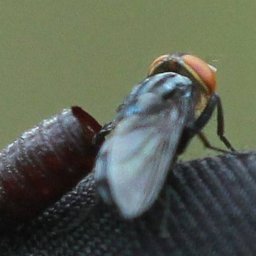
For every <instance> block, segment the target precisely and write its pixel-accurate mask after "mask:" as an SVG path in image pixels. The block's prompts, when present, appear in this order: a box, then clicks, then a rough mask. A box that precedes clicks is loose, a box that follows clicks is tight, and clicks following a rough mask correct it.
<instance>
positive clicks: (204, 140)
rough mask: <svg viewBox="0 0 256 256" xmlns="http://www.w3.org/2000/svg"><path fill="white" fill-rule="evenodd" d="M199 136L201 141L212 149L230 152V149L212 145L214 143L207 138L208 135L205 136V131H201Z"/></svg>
mask: <svg viewBox="0 0 256 256" xmlns="http://www.w3.org/2000/svg"><path fill="white" fill-rule="evenodd" d="M197 136H198V138H199V139H200V140H201V142H202V143H203V144H204V146H205V147H206V148H209V149H211V150H214V151H217V152H221V153H229V151H228V150H224V149H221V148H218V147H215V146H212V144H211V143H210V142H209V140H208V139H207V137H206V136H205V134H204V133H203V132H199V133H198V134H197Z"/></svg>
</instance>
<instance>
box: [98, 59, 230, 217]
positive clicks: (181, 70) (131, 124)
mask: <svg viewBox="0 0 256 256" xmlns="http://www.w3.org/2000/svg"><path fill="white" fill-rule="evenodd" d="M215 73H216V69H215V68H213V67H212V66H210V65H208V64H207V63H206V62H204V61H203V60H201V59H200V58H198V57H195V56H193V55H189V54H172V55H163V56H160V57H159V58H157V59H156V60H155V61H154V62H153V63H152V64H151V66H150V69H149V74H148V77H147V78H146V79H145V80H144V81H142V82H141V83H140V84H139V85H137V86H135V87H134V88H133V90H132V91H131V93H130V94H129V95H128V96H127V97H126V98H125V100H124V102H123V104H122V105H121V106H119V108H118V110H117V115H116V117H115V119H114V120H113V122H111V123H110V124H108V125H106V126H105V127H103V129H102V130H101V133H100V134H99V136H101V135H102V134H103V136H105V135H107V134H108V133H109V134H108V136H107V137H106V140H105V142H104V143H103V145H102V147H101V149H100V151H99V153H98V156H97V159H96V164H95V180H96V183H97V188H98V192H99V194H100V196H101V197H102V199H103V200H104V201H105V202H107V203H114V205H116V207H117V208H118V210H119V212H120V213H121V215H122V216H123V217H124V218H127V219H131V218H134V217H137V216H139V215H141V214H142V213H144V212H145V211H146V210H147V209H149V208H150V207H151V206H152V204H153V203H154V202H155V200H156V199H157V197H158V194H159V192H160V190H161V188H162V187H163V184H164V181H165V179H166V176H167V173H168V170H169V169H170V167H171V166H172V164H173V163H174V162H175V160H176V158H177V156H178V155H179V154H181V153H182V152H183V151H184V150H185V148H186V146H187V145H188V143H189V141H190V140H191V138H192V137H193V136H195V135H198V136H199V138H201V140H202V141H203V143H204V144H205V146H207V147H209V148H213V149H216V150H219V151H224V150H221V149H218V148H215V147H213V146H211V145H210V143H209V142H208V140H207V139H206V137H205V136H204V135H203V133H202V132H201V130H202V129H203V127H204V126H205V125H206V123H207V122H208V121H209V119H210V117H211V115H212V113H213V111H214V109H215V108H217V122H218V125H217V134H218V136H219V138H220V139H221V141H222V142H223V143H224V144H225V145H226V147H227V148H228V149H229V150H231V151H232V150H234V149H233V147H232V146H231V144H230V143H229V141H228V140H227V139H226V137H225V136H224V120H223V111H222V106H221V101H220V98H219V96H218V95H217V94H216V93H215V89H216V78H215Z"/></svg>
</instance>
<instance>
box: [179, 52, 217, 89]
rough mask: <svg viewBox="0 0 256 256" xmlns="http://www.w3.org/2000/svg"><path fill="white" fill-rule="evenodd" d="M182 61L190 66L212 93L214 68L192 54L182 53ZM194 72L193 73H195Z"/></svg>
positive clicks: (214, 79)
mask: <svg viewBox="0 0 256 256" xmlns="http://www.w3.org/2000/svg"><path fill="white" fill-rule="evenodd" d="M182 59H183V61H184V63H185V64H186V65H187V66H188V67H189V68H191V69H192V70H193V71H194V73H195V74H196V75H197V76H198V77H199V78H200V80H202V82H203V83H204V85H205V86H206V87H207V88H208V90H209V91H210V92H211V93H212V92H214V91H215V90H216V69H215V68H214V67H212V66H210V65H209V64H207V63H206V62H205V61H203V60H202V59H200V58H198V57H196V56H193V55H189V54H187V55H183V56H182ZM195 74H194V75H195Z"/></svg>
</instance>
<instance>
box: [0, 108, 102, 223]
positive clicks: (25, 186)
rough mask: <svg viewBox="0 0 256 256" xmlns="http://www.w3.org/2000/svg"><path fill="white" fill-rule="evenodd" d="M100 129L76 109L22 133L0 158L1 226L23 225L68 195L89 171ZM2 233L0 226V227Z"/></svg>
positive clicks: (92, 119) (95, 151)
mask: <svg viewBox="0 0 256 256" xmlns="http://www.w3.org/2000/svg"><path fill="white" fill-rule="evenodd" d="M100 129H101V126H100V125H99V123H98V122H97V121H96V120H95V119H94V118H93V117H92V116H90V115H89V114H88V113H86V112H85V111H83V110H82V109H81V108H80V107H72V108H71V109H66V110H63V111H62V112H61V113H60V114H58V115H56V116H53V117H52V118H49V119H46V120H44V121H43V122H41V123H40V124H39V125H38V126H35V127H34V128H32V129H31V130H28V131H26V132H24V133H23V134H22V135H21V136H20V137H19V138H18V139H17V140H16V141H15V142H14V143H12V144H10V145H9V146H7V147H6V148H5V149H4V150H2V152H1V153H0V222H6V221H7V222H10V223H11V222H17V221H20V220H26V219H29V218H31V217H33V216H35V215H36V214H37V213H39V212H40V211H42V210H43V209H45V208H46V207H47V206H49V205H50V204H51V203H53V202H54V201H56V200H57V199H59V198H60V197H61V196H62V195H63V194H64V193H65V192H67V191H68V190H70V189H71V188H72V187H73V186H75V184H76V183H77V182H78V181H79V180H80V179H81V178H82V177H83V176H85V175H86V174H88V173H89V172H90V171H91V170H92V168H93V165H94V160H95V157H96V154H97V146H95V145H94V144H93V143H92V140H93V137H94V135H95V134H97V133H98V132H99V130H100ZM0 227H1V223H0Z"/></svg>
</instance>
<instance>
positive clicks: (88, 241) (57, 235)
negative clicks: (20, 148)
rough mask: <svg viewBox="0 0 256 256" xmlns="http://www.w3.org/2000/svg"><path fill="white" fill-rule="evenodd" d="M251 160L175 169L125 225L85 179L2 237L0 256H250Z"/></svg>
mask: <svg viewBox="0 0 256 256" xmlns="http://www.w3.org/2000/svg"><path fill="white" fill-rule="evenodd" d="M255 164H256V153H254V152H251V153H240V154H228V155H223V156H220V157H213V158H205V159H201V160H195V161H190V162H185V163H178V164H176V166H175V167H174V170H173V171H170V175H169V177H168V181H167V184H166V186H165V187H164V189H163V191H162V194H161V196H160V198H159V200H158V201H157V203H156V204H155V205H154V206H153V208H152V209H150V210H149V211H148V212H147V213H146V214H145V215H144V216H142V217H141V218H138V219H136V220H133V221H124V220H122V219H121V218H120V217H119V216H118V214H117V213H116V212H115V210H114V209H113V207H109V206H106V205H104V204H103V203H101V202H100V201H99V200H98V198H97V196H96V193H95V187H94V180H93V176H92V175H88V176H87V177H86V178H85V179H84V180H82V181H81V182H80V183H79V184H78V185H77V186H76V187H75V188H74V190H73V191H71V192H70V193H68V194H66V195H65V196H63V197H62V199H61V200H60V201H58V202H57V203H55V205H54V206H53V207H51V208H49V209H47V210H46V211H45V212H43V213H42V214H41V216H39V217H38V218H36V219H34V220H31V221H30V222H28V223H25V224H23V225H21V226H18V227H16V228H13V229H11V228H10V229H9V230H8V231H9V232H2V234H1V240H0V255H1V256H5V255H6V256H7V255H8V256H9V255H24V256H25V255H26V256H28V255H30V256H31V255H39V256H41V255H64V256H69V255H70V256H71V255H93V256H98V255H109V256H110V255H152V256H153V255H255V254H256V243H255V241H256V167H255Z"/></svg>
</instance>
